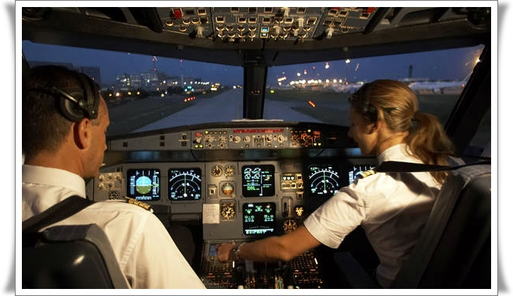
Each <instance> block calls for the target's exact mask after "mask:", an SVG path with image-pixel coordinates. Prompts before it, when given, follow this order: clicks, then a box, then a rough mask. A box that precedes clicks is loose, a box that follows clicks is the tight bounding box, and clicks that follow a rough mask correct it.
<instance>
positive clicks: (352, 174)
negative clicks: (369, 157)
mask: <svg viewBox="0 0 513 296" xmlns="http://www.w3.org/2000/svg"><path fill="white" fill-rule="evenodd" d="M373 167H374V166H372V165H370V164H362V165H355V166H353V169H352V170H351V171H349V173H348V177H349V184H352V183H353V182H354V181H356V179H357V178H358V176H359V175H360V173H361V172H365V171H367V170H370V169H372V168H373Z"/></svg>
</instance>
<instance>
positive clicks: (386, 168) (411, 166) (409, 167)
mask: <svg viewBox="0 0 513 296" xmlns="http://www.w3.org/2000/svg"><path fill="white" fill-rule="evenodd" d="M479 164H491V160H484V161H478V162H473V163H466V164H462V165H431V164H423V163H412V162H401V161H384V162H383V163H381V165H379V166H378V167H377V168H375V172H376V173H406V172H410V173H413V172H428V171H450V170H456V169H459V168H462V167H466V166H471V165H479Z"/></svg>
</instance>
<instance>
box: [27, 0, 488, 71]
mask: <svg viewBox="0 0 513 296" xmlns="http://www.w3.org/2000/svg"><path fill="white" fill-rule="evenodd" d="M22 11H23V29H22V32H23V39H27V40H32V41H35V42H45V43H54V44H62V45H71V46H85V47H92V48H101V49H111V50H123V51H127V50H130V51H132V52H138V53H144V54H152V55H159V56H167V57H179V58H191V59H193V60H202V61H207V62H216V63H224V64H232V65H241V66H243V65H245V64H247V63H248V62H250V63H251V62H253V60H255V59H257V61H256V62H259V63H265V64H266V65H286V64H291V63H298V62H310V61H314V60H318V59H319V55H322V57H323V59H325V60H328V59H341V58H355V57H364V56H369V55H376V54H389V53H399V52H408V51H419V50H428V49H437V47H440V48H448V47H454V46H462V45H473V44H478V43H482V42H487V39H489V36H490V8H486V7H485V8H461V7H459V8H450V7H442V8H440V7H426V8H411V7H408V8H400V7H395V8H383V7H155V8H136V7H129V8H116V7H97V8H87V7H78V8H73V7H62V8H56V7H54V8H28V7H24V8H23V10H22ZM441 40H442V41H443V42H441ZM405 44H408V45H409V46H408V47H405V46H404V45H405ZM148 45H150V46H148ZM378 47H379V49H378ZM202 53H203V54H202ZM205 53H208V55H205Z"/></svg>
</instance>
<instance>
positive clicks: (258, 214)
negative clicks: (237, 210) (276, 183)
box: [242, 202, 276, 236]
mask: <svg viewBox="0 0 513 296" xmlns="http://www.w3.org/2000/svg"><path fill="white" fill-rule="evenodd" d="M242 213H243V221H242V229H243V231H244V234H245V235H262V236H263V235H268V234H272V233H274V231H275V229H276V204H275V203H272V202H271V203H263V202H262V203H245V204H243V205H242Z"/></svg>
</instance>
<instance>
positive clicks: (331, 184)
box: [308, 164, 342, 197]
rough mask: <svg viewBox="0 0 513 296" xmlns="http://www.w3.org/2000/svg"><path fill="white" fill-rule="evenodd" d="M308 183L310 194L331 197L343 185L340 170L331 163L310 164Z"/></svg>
mask: <svg viewBox="0 0 513 296" xmlns="http://www.w3.org/2000/svg"><path fill="white" fill-rule="evenodd" d="M308 184H309V185H310V188H309V190H310V192H309V193H310V196H318V197H331V196H333V195H334V194H335V193H337V191H338V190H339V189H340V188H341V187H342V185H341V183H340V172H339V171H338V169H336V168H335V167H334V166H333V165H330V164H318V165H310V166H309V167H308Z"/></svg>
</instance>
